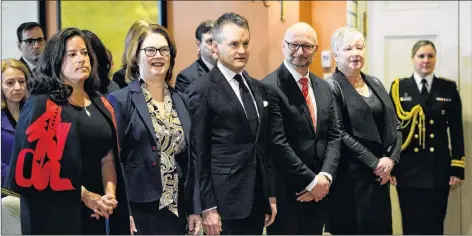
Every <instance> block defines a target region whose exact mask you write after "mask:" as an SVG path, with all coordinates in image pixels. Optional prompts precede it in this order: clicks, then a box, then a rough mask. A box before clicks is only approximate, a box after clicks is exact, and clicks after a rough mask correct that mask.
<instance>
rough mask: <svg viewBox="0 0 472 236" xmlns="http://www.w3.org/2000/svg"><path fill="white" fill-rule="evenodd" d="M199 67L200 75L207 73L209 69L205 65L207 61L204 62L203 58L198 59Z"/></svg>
mask: <svg viewBox="0 0 472 236" xmlns="http://www.w3.org/2000/svg"><path fill="white" fill-rule="evenodd" d="M197 68H198V76H200V77H202V76H204V75H206V74H207V73H208V71H209V69H208V67H207V66H206V65H205V62H203V60H202V58H201V57H200V58H198V60H197Z"/></svg>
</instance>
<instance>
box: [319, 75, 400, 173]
mask: <svg viewBox="0 0 472 236" xmlns="http://www.w3.org/2000/svg"><path fill="white" fill-rule="evenodd" d="M361 76H362V78H363V79H364V80H365V82H366V83H367V85H368V86H369V88H370V89H371V90H372V92H373V93H374V94H375V95H376V96H377V97H378V98H379V100H380V101H381V102H382V104H383V108H384V127H383V131H382V133H383V136H382V137H380V132H379V130H378V128H377V125H376V123H375V119H374V116H373V114H372V111H371V110H370V107H369V105H368V104H367V103H366V102H365V101H364V99H363V98H362V97H361V95H360V94H359V93H358V92H357V91H356V90H355V89H354V87H353V86H352V85H351V84H350V83H349V81H348V80H347V78H346V77H345V76H344V75H343V73H342V72H341V71H339V70H338V69H337V68H336V71H335V72H334V73H333V75H332V76H331V77H330V78H329V79H328V80H327V81H328V83H330V85H331V88H332V91H333V93H334V95H335V97H336V100H337V101H338V107H339V110H340V114H341V118H342V121H343V123H342V125H341V137H342V139H341V140H342V143H343V145H342V148H341V155H342V157H343V158H341V163H340V166H339V168H340V171H339V172H340V173H341V169H343V172H346V171H344V170H347V172H348V173H349V174H350V175H351V176H352V177H358V178H364V179H365V178H373V177H375V174H374V170H375V168H376V167H377V164H378V162H379V159H380V158H381V157H384V156H388V157H390V158H392V159H393V160H394V161H395V162H396V163H397V164H398V163H399V161H400V151H401V144H402V133H401V129H400V123H399V122H398V120H397V118H396V115H395V111H394V107H393V104H392V102H391V100H390V98H389V96H388V93H387V91H386V90H385V88H384V87H383V85H382V82H380V80H379V79H377V78H375V77H372V76H369V75H366V74H364V73H362V72H361Z"/></svg>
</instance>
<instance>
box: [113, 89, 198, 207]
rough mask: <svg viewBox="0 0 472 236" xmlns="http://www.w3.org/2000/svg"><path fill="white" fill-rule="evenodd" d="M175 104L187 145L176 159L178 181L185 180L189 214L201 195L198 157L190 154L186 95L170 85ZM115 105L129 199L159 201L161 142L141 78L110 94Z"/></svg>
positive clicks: (133, 200) (185, 204)
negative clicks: (153, 123) (157, 135)
mask: <svg viewBox="0 0 472 236" xmlns="http://www.w3.org/2000/svg"><path fill="white" fill-rule="evenodd" d="M169 90H170V93H171V96H172V102H173V105H174V107H175V109H176V111H177V114H178V115H179V119H180V122H181V124H182V127H183V130H184V135H185V140H186V142H187V148H186V150H185V151H183V152H181V153H180V154H178V155H177V156H176V157H175V159H176V162H177V171H178V174H179V181H182V182H181V183H184V189H183V191H184V197H185V203H184V205H182V203H181V202H179V204H180V206H181V207H183V206H186V212H187V213H188V214H199V213H201V209H200V198H199V192H198V185H197V184H196V181H195V180H196V178H197V177H196V174H197V172H196V170H195V168H196V160H195V159H193V158H192V156H191V155H190V153H191V152H190V150H191V149H192V146H191V145H190V116H189V114H188V111H187V96H186V95H185V94H182V93H179V92H177V91H175V90H174V89H172V88H170V87H169ZM108 99H109V100H110V102H111V104H112V105H113V107H114V109H115V116H116V120H117V127H118V137H119V143H120V147H121V161H122V162H123V168H124V173H125V180H126V185H127V187H128V196H129V201H130V202H134V203H146V202H152V201H157V200H159V199H160V197H161V195H162V181H161V173H160V159H159V158H160V155H158V153H159V145H157V143H156V139H157V137H156V134H155V132H154V126H153V125H152V120H151V116H150V114H149V110H148V107H147V104H146V101H145V99H144V94H143V92H142V90H141V85H140V82H139V81H137V80H134V81H132V82H131V83H130V84H129V86H128V87H126V88H123V89H120V90H118V91H116V92H113V93H111V94H110V95H108Z"/></svg>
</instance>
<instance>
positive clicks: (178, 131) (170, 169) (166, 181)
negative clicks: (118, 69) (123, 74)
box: [141, 81, 185, 216]
mask: <svg viewBox="0 0 472 236" xmlns="http://www.w3.org/2000/svg"><path fill="white" fill-rule="evenodd" d="M141 82H142V83H141V88H142V90H143V93H144V98H145V100H146V104H147V106H148V110H149V114H150V115H151V120H152V125H153V126H154V132H155V133H156V136H157V140H156V142H157V144H158V145H160V149H158V150H160V155H161V158H160V160H161V163H160V168H161V180H162V196H161V199H160V201H159V209H163V208H164V207H167V208H168V209H169V210H170V211H171V212H172V213H174V214H175V215H176V216H179V213H178V210H177V200H178V187H179V177H178V174H177V170H176V165H177V164H176V162H175V156H176V155H177V154H179V153H180V152H181V151H182V150H184V149H185V138H184V132H183V128H182V125H181V123H180V119H179V116H178V115H177V112H176V110H175V107H174V106H173V104H172V99H171V96H170V92H169V89H168V86H167V84H165V85H164V86H165V87H164V115H162V113H160V112H159V109H158V106H157V102H156V100H154V99H153V98H152V96H151V92H149V90H147V85H146V83H145V82H144V81H141Z"/></svg>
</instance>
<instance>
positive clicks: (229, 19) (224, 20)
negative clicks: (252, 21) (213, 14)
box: [212, 12, 249, 43]
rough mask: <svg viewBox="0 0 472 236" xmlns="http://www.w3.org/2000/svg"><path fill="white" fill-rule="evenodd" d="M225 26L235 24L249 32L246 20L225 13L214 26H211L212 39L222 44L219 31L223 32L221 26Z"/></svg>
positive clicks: (234, 14)
mask: <svg viewBox="0 0 472 236" xmlns="http://www.w3.org/2000/svg"><path fill="white" fill-rule="evenodd" d="M227 24H235V25H237V26H239V27H241V28H244V29H246V30H247V31H248V32H249V23H248V21H247V19H246V18H244V17H243V16H240V15H238V14H236V13H233V12H230V13H225V14H223V15H222V16H220V17H219V18H218V19H217V20H216V21H215V25H214V26H213V31H212V37H213V39H214V40H215V41H217V42H219V43H221V42H222V38H221V31H222V30H223V26H225V25H227Z"/></svg>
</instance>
